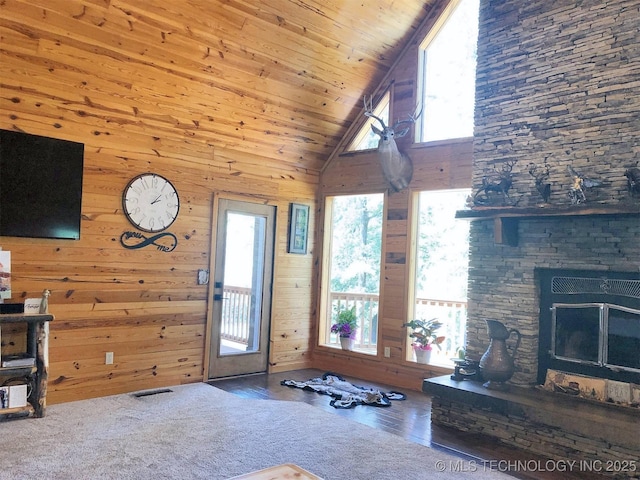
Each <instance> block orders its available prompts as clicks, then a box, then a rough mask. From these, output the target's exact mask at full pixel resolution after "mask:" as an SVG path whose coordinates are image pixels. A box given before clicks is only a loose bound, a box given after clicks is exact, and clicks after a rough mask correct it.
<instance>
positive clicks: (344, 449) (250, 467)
mask: <svg viewBox="0 0 640 480" xmlns="http://www.w3.org/2000/svg"><path fill="white" fill-rule="evenodd" d="M283 388H287V387H283ZM171 390H172V391H171V392H169V393H159V394H156V395H151V396H143V397H135V396H133V395H130V394H125V395H115V396H110V397H103V398H98V399H93V400H83V401H80V402H71V403H65V404H61V405H53V406H50V407H49V408H48V409H47V415H46V416H45V417H44V418H41V419H21V420H14V421H10V422H5V423H1V424H0V432H2V439H3V441H2V448H0V465H1V466H2V467H1V468H0V479H11V480H14V479H34V478H38V479H40V478H42V479H65V480H73V479H154V480H156V479H196V478H203V479H226V478H229V477H232V476H235V475H240V474H243V473H247V472H251V471H254V470H258V469H262V468H267V467H270V466H273V465H279V464H282V463H295V464H297V465H299V466H301V467H302V468H304V469H306V470H308V471H310V472H312V473H314V474H316V475H318V476H320V477H323V478H325V479H327V480H331V479H349V480H372V479H373V480H375V479H385V480H392V479H393V480H395V479H426V478H428V479H445V478H452V479H453V478H456V479H465V478H468V479H476V480H477V479H484V478H488V479H500V478H511V477H508V476H506V475H503V474H499V473H496V472H491V471H483V469H482V468H480V469H479V470H478V471H476V472H468V473H460V472H454V471H452V468H453V469H456V468H457V469H458V470H460V469H464V467H465V462H464V461H463V460H461V459H458V458H456V457H453V456H449V455H448V454H445V453H442V452H440V451H438V450H434V449H431V448H428V447H424V446H421V445H417V444H413V443H410V442H408V441H406V440H404V439H402V438H401V437H399V436H396V435H392V434H389V433H386V432H382V431H380V430H376V429H374V428H371V427H368V426H366V425H362V424H359V423H356V422H353V421H351V420H348V419H343V418H340V417H339V416H337V415H333V414H331V413H328V412H324V411H322V410H321V409H319V408H316V407H313V406H311V405H307V404H304V403H300V402H285V401H276V400H254V399H243V398H239V397H237V396H235V395H233V394H230V393H227V392H224V391H222V390H220V389H218V388H215V387H212V386H210V385H206V384H202V383H199V384H192V385H183V386H177V387H171ZM438 462H442V463H438ZM442 469H444V470H445V471H444V472H441V471H439V470H442Z"/></svg>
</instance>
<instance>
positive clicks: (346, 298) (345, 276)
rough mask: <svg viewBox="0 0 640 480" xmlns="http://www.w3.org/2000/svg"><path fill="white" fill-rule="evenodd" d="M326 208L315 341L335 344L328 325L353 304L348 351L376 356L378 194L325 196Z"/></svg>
mask: <svg viewBox="0 0 640 480" xmlns="http://www.w3.org/2000/svg"><path fill="white" fill-rule="evenodd" d="M326 209H327V215H326V220H325V232H326V233H325V245H327V248H326V252H327V254H326V255H325V258H327V259H328V263H325V265H324V266H323V286H325V287H324V288H323V289H322V291H323V292H324V298H323V313H322V317H321V318H324V322H323V325H321V329H320V332H321V337H320V338H321V340H320V343H321V344H323V345H328V346H334V347H338V348H339V347H340V341H339V338H338V337H337V336H336V334H334V333H331V325H332V324H333V323H334V321H335V319H336V317H337V314H338V312H340V311H342V310H345V309H350V308H352V307H354V306H355V313H356V316H357V320H358V328H357V331H356V337H355V345H354V350H357V351H360V352H362V353H370V354H372V355H376V354H377V338H378V300H379V292H380V265H381V258H382V219H383V209H384V194H382V193H379V194H368V195H346V196H336V197H329V198H327V201H326Z"/></svg>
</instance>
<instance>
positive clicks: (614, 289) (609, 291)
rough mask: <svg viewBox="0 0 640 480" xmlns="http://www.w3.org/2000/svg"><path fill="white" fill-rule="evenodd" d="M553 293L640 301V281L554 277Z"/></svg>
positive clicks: (552, 281)
mask: <svg viewBox="0 0 640 480" xmlns="http://www.w3.org/2000/svg"><path fill="white" fill-rule="evenodd" d="M551 293H557V294H565V295H571V294H575V295H581V294H599V295H602V294H605V295H620V296H623V297H631V298H638V299H640V280H620V279H610V278H580V277H553V279H552V280H551Z"/></svg>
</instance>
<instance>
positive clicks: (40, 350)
mask: <svg viewBox="0 0 640 480" xmlns="http://www.w3.org/2000/svg"><path fill="white" fill-rule="evenodd" d="M53 319H54V317H53V315H48V314H43V315H24V314H2V315H0V332H2V330H4V329H5V328H6V327H7V326H11V325H12V324H18V323H20V324H25V325H26V333H25V334H26V344H25V345H26V351H25V352H22V353H24V354H26V356H28V357H31V358H33V359H34V360H35V361H34V365H27V366H9V367H2V366H1V365H2V363H0V385H2V386H7V385H17V384H26V385H27V391H28V397H27V405H26V406H24V407H13V408H2V409H0V420H6V419H10V418H16V417H29V416H33V417H42V416H44V412H45V407H46V398H47V375H48V369H49V365H48V363H49V360H48V358H47V356H48V355H47V345H48V328H47V322H50V321H52V320H53ZM2 358H3V360H4V359H5V358H6V356H5V355H4V352H3V355H2Z"/></svg>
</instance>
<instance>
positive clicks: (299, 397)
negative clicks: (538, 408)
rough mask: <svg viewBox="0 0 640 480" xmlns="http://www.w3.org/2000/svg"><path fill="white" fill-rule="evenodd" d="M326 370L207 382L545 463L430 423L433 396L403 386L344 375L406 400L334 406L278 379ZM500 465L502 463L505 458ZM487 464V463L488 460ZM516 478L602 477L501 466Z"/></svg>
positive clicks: (454, 449)
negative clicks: (383, 404) (379, 405)
mask: <svg viewBox="0 0 640 480" xmlns="http://www.w3.org/2000/svg"><path fill="white" fill-rule="evenodd" d="M323 373H325V372H324V371H322V370H313V369H305V370H296V371H293V372H284V373H276V374H269V375H267V374H259V375H249V376H244V377H234V378H226V379H220V380H215V381H211V382H209V383H210V384H211V385H213V386H215V387H217V388H220V389H222V390H225V391H227V392H230V393H233V394H235V395H238V396H240V397H243V398H255V399H272V400H287V401H297V402H305V403H308V404H310V405H313V406H315V407H317V408H321V409H322V410H325V411H327V412H331V413H333V414H335V415H340V416H342V417H344V418H349V419H351V420H353V421H356V422H360V423H363V424H365V425H369V426H371V427H374V428H377V429H380V430H383V431H385V432H388V433H392V434H394V435H399V436H401V437H403V438H405V439H406V440H409V441H411V442H415V443H418V444H421V445H426V446H428V447H431V448H435V449H439V450H443V451H447V452H448V453H452V454H454V455H456V456H458V457H460V458H461V459H463V460H467V461H473V462H476V464H480V465H484V464H485V463H484V462H490V461H493V462H494V464H495V462H497V461H511V462H515V461H518V460H519V461H521V462H527V464H528V465H529V466H531V465H532V464H533V462H537V463H536V464H535V465H541V466H543V467H544V465H545V462H546V461H547V460H548V459H546V458H543V457H540V456H537V455H533V454H530V453H527V452H524V451H521V450H517V449H513V448H510V447H507V446H504V445H501V444H500V443H498V442H497V441H495V440H492V439H489V438H487V437H483V436H480V435H471V434H465V433H464V432H459V431H457V430H452V429H448V428H442V427H438V426H434V425H431V397H430V396H429V395H427V394H425V393H422V392H415V391H410V390H409V391H407V390H404V389H398V388H395V387H392V386H390V385H383V384H376V383H372V382H367V381H365V380H360V379H357V378H353V377H347V376H344V379H345V380H347V381H349V382H351V383H353V384H355V385H362V386H370V387H376V388H379V389H381V390H383V391H391V390H399V391H401V392H402V393H404V394H405V395H406V396H407V399H406V400H404V401H394V402H392V403H393V405H392V406H391V407H390V408H373V407H365V406H358V407H355V408H352V409H337V408H334V407H332V406H330V405H329V402H330V398H329V397H327V396H325V395H319V394H317V393H314V392H308V391H304V390H301V389H298V388H291V387H287V386H283V385H281V384H280V382H281V381H282V380H299V381H303V380H308V379H309V378H313V377H319V376H322V374H323ZM503 464H504V462H503ZM489 465H491V463H489ZM500 470H501V471H504V472H505V473H508V474H510V475H511V476H513V477H515V478H520V479H526V480H529V479H533V480H573V479H576V480H577V479H582V480H597V479H603V478H606V477H604V476H601V475H590V474H588V473H587V472H558V471H555V472H554V471H544V470H552V469H551V468H546V469H545V468H540V469H537V470H538V471H516V470H535V468H526V469H522V468H517V467H515V468H508V469H507V468H500Z"/></svg>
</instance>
